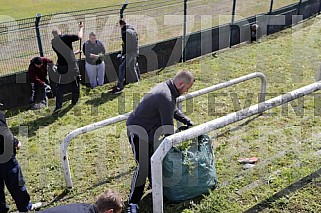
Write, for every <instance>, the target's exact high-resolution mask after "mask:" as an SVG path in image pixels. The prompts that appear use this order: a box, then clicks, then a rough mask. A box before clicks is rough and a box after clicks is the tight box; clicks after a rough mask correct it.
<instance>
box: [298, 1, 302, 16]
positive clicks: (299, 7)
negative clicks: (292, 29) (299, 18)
mask: <svg viewBox="0 0 321 213" xmlns="http://www.w3.org/2000/svg"><path fill="white" fill-rule="evenodd" d="M301 3H302V0H300V1H299V5H298V13H297V14H298V15H300V12H301V11H300V10H301Z"/></svg>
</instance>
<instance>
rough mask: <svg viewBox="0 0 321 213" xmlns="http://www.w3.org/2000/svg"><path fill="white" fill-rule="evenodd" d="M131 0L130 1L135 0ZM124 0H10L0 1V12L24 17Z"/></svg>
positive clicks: (94, 6) (108, 4) (113, 3)
mask: <svg viewBox="0 0 321 213" xmlns="http://www.w3.org/2000/svg"><path fill="white" fill-rule="evenodd" d="M137 1H138V0H132V1H130V2H137ZM123 3H124V1H116V0H108V1H106V0H96V1H88V0H55V1H53V0H12V1H10V4H8V3H7V1H3V0H1V1H0V4H1V8H0V14H1V15H6V16H11V17H12V18H14V19H16V20H17V19H24V18H30V17H35V16H36V15H37V14H38V13H40V14H42V15H47V14H52V13H61V12H71V11H77V10H83V9H90V8H97V7H105V6H113V5H119V4H123Z"/></svg>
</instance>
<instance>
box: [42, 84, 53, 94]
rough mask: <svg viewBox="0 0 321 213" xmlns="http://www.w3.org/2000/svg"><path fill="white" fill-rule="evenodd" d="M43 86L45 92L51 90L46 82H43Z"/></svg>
mask: <svg viewBox="0 0 321 213" xmlns="http://www.w3.org/2000/svg"><path fill="white" fill-rule="evenodd" d="M43 87H44V88H45V91H46V93H48V92H51V87H50V86H49V85H48V84H44V85H43Z"/></svg>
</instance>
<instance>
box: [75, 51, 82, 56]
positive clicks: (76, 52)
mask: <svg viewBox="0 0 321 213" xmlns="http://www.w3.org/2000/svg"><path fill="white" fill-rule="evenodd" d="M79 53H82V51H81V50H77V51H75V52H74V54H75V55H77V54H79Z"/></svg>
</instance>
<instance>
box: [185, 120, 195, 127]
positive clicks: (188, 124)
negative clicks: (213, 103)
mask: <svg viewBox="0 0 321 213" xmlns="http://www.w3.org/2000/svg"><path fill="white" fill-rule="evenodd" d="M186 125H187V126H194V122H193V121H188V122H186Z"/></svg>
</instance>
